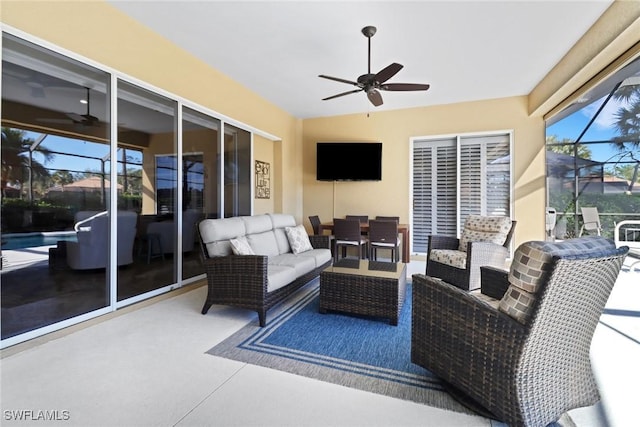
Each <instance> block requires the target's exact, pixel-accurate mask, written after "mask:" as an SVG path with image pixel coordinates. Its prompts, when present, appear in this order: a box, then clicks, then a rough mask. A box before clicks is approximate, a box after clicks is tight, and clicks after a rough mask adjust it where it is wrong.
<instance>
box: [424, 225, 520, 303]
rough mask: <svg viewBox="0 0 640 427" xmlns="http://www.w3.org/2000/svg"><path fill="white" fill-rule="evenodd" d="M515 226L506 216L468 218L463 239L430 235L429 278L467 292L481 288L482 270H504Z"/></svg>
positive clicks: (428, 254) (428, 250) (427, 272)
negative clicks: (488, 268)
mask: <svg viewBox="0 0 640 427" xmlns="http://www.w3.org/2000/svg"><path fill="white" fill-rule="evenodd" d="M515 227H516V221H513V220H511V219H510V218H507V217H498V216H479V215H469V217H467V220H466V222H465V226H464V230H463V232H462V236H461V238H460V239H457V238H455V237H451V236H440V235H431V236H429V246H428V249H427V271H426V274H427V276H432V277H439V278H441V279H443V280H445V281H446V282H448V283H451V284H452V285H455V286H457V287H459V288H461V289H464V290H467V291H470V290H474V289H478V288H479V287H480V267H483V266H490V267H497V268H504V263H505V261H506V259H507V258H508V257H509V245H510V244H511V238H512V237H513V231H514V229H515Z"/></svg>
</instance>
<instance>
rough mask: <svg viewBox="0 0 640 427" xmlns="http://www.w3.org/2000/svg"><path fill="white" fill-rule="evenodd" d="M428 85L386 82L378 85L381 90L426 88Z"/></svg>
mask: <svg viewBox="0 0 640 427" xmlns="http://www.w3.org/2000/svg"><path fill="white" fill-rule="evenodd" d="M429 87H430V86H429V85H423V84H419V83H388V84H386V85H382V86H380V89H381V90H394V91H407V90H427V89H429Z"/></svg>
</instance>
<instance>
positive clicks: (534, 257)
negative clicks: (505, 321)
mask: <svg viewBox="0 0 640 427" xmlns="http://www.w3.org/2000/svg"><path fill="white" fill-rule="evenodd" d="M609 243H611V242H609ZM612 248H615V245H614V246H605V247H604V248H603V246H602V242H601V241H600V242H599V241H597V240H594V239H590V238H588V237H587V238H584V237H583V238H578V239H571V240H566V241H563V242H557V243H556V242H541V241H532V242H526V243H523V244H522V245H520V246H519V247H518V249H517V250H516V252H515V254H514V256H513V262H512V263H511V269H510V272H509V283H510V285H509V288H508V289H507V292H506V293H505V295H504V297H503V298H502V300H501V301H500V306H499V307H500V311H502V312H504V313H506V314H508V315H509V316H511V317H513V318H514V319H516V320H517V321H519V322H521V323H526V321H527V319H528V317H529V315H530V314H531V312H532V310H533V307H534V305H535V303H536V299H537V294H538V291H539V288H540V286H542V285H543V284H544V283H546V282H548V280H549V274H550V273H551V271H552V269H553V265H554V262H555V258H556V257H564V258H567V257H595V256H608V255H610V254H611V249H612Z"/></svg>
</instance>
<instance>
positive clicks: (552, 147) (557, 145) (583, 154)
mask: <svg viewBox="0 0 640 427" xmlns="http://www.w3.org/2000/svg"><path fill="white" fill-rule="evenodd" d="M574 145H575V141H574V140H572V139H569V138H563V139H562V140H561V141H558V135H549V136H547V147H548V148H547V149H548V150H549V151H553V152H554V153H558V154H567V155H569V156H573V155H574ZM578 157H580V158H582V159H591V149H590V148H589V146H587V145H585V144H580V145H578Z"/></svg>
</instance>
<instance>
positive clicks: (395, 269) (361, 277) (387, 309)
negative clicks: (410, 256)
mask: <svg viewBox="0 0 640 427" xmlns="http://www.w3.org/2000/svg"><path fill="white" fill-rule="evenodd" d="M406 272H407V265H406V264H404V263H395V262H380V261H367V260H359V259H342V260H340V261H338V262H337V263H335V264H334V265H333V266H331V267H329V268H327V269H325V270H324V271H323V272H322V273H320V313H326V312H327V311H329V310H330V311H339V312H342V313H349V314H359V315H364V316H375V317H382V318H387V319H389V321H390V323H391V324H392V325H397V324H398V317H399V316H400V312H401V311H402V305H403V304H404V299H405V294H406V290H407V274H406Z"/></svg>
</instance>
